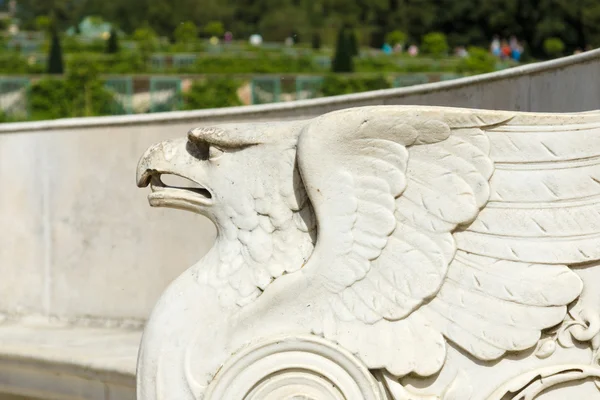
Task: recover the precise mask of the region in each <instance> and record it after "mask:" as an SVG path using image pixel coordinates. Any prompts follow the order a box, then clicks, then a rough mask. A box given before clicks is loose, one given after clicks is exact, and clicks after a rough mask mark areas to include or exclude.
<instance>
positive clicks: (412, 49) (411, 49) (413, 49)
mask: <svg viewBox="0 0 600 400" xmlns="http://www.w3.org/2000/svg"><path fill="white" fill-rule="evenodd" d="M408 54H409V55H410V56H411V57H416V56H418V55H419V48H418V47H417V46H416V45H414V44H411V45H410V47H409V48H408Z"/></svg>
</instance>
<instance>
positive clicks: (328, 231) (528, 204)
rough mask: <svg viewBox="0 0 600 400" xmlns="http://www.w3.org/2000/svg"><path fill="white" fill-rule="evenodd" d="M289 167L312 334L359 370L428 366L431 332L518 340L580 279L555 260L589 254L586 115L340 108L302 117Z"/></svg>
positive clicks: (592, 218)
mask: <svg viewBox="0 0 600 400" xmlns="http://www.w3.org/2000/svg"><path fill="white" fill-rule="evenodd" d="M298 163H299V166H300V170H301V174H302V177H303V180H304V183H305V186H306V188H307V191H308V195H309V197H310V199H311V202H312V204H313V207H314V210H315V213H316V216H317V222H318V229H319V237H318V240H317V245H316V247H315V252H314V253H313V256H312V259H311V262H310V263H309V265H307V272H308V273H314V274H315V275H314V278H313V279H316V280H320V282H322V283H323V285H324V286H325V287H326V288H327V289H328V290H327V291H326V293H325V294H323V295H322V296H323V300H324V301H325V303H327V304H328V306H327V307H326V308H327V309H328V310H329V311H328V312H327V313H326V317H325V318H324V321H323V324H322V326H321V328H320V329H322V333H323V334H324V335H325V336H326V337H328V338H329V339H332V340H335V341H337V342H339V343H341V344H342V345H344V346H346V347H347V348H349V349H350V350H352V351H354V352H355V353H357V354H358V355H359V356H360V357H361V358H362V359H363V361H364V362H365V363H366V364H367V365H368V366H369V367H370V368H386V369H387V370H388V371H389V372H391V373H392V374H395V375H398V376H399V375H405V374H408V373H411V372H415V373H417V374H419V375H424V376H426V375H431V374H433V373H435V372H436V371H438V370H439V368H441V366H442V365H443V362H444V358H445V346H446V339H449V340H451V341H452V342H454V343H455V344H457V345H458V346H460V347H462V348H463V349H465V350H466V351H468V352H469V353H470V354H471V355H473V356H475V357H477V358H479V359H481V360H493V359H497V358H499V357H501V356H502V355H503V354H504V353H505V352H507V351H516V350H523V349H527V348H530V347H532V346H534V345H535V344H536V343H537V341H538V340H539V337H540V332H541V330H543V329H545V328H548V327H551V326H553V325H556V324H557V323H559V322H561V321H562V320H563V318H564V316H565V313H566V305H567V304H569V303H570V302H572V301H573V300H574V299H576V298H577V296H579V294H580V292H581V290H582V283H581V280H580V279H579V277H578V276H577V275H576V274H575V273H574V272H572V271H571V270H570V269H569V268H568V267H567V265H571V264H577V263H584V262H589V261H593V260H597V259H600V246H598V237H599V235H600V197H599V195H600V116H599V115H598V114H594V113H583V114H564V115H560V114H559V115H557V114H548V115H543V114H524V113H523V114H519V113H509V112H496V111H476V110H462V109H450V108H448V109H444V108H428V107H401V106H389V107H365V108H358V109H349V110H343V111H339V112H335V113H331V114H326V115H324V116H322V117H320V118H317V119H316V120H314V121H313V122H311V123H310V124H309V125H308V126H307V127H306V128H305V130H304V132H303V133H302V134H301V136H300V139H299V146H298ZM311 268H312V269H313V270H312V271H311Z"/></svg>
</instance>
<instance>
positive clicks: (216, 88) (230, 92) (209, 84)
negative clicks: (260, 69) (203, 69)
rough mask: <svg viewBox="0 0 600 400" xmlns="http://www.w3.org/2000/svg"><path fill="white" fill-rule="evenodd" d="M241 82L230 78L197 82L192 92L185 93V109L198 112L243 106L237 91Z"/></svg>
mask: <svg viewBox="0 0 600 400" xmlns="http://www.w3.org/2000/svg"><path fill="white" fill-rule="evenodd" d="M240 86H241V82H239V81H237V80H234V79H229V78H211V79H205V80H203V81H196V82H194V83H193V84H192V87H191V88H190V90H189V91H188V92H186V93H184V96H183V99H184V108H185V109H186V110H197V109H200V108H218V107H232V106H241V105H242V102H241V100H240V98H239V97H238V94H237V91H238V89H239V87H240Z"/></svg>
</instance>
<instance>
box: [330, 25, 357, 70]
mask: <svg viewBox="0 0 600 400" xmlns="http://www.w3.org/2000/svg"><path fill="white" fill-rule="evenodd" d="M351 40H352V39H350V34H349V30H348V29H347V28H346V27H342V28H341V29H340V31H339V33H338V40H337V44H336V47H335V55H334V57H333V60H332V62H331V71H332V72H352V71H353V70H354V64H353V63H352V57H353V52H354V49H353V48H352V42H351Z"/></svg>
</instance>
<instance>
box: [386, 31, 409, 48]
mask: <svg viewBox="0 0 600 400" xmlns="http://www.w3.org/2000/svg"><path fill="white" fill-rule="evenodd" d="M406 40H407V36H406V33H404V32H402V31H399V30H395V31H392V32H390V33H388V34H387V35H385V41H386V42H387V43H388V44H390V45H391V46H395V45H397V44H405V43H406Z"/></svg>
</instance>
